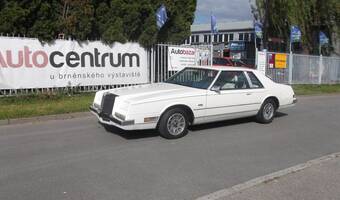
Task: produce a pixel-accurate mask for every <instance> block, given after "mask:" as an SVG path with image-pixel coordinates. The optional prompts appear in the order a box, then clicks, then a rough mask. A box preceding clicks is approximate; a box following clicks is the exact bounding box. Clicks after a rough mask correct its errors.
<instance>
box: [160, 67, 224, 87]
mask: <svg viewBox="0 0 340 200" xmlns="http://www.w3.org/2000/svg"><path fill="white" fill-rule="evenodd" d="M217 72H218V71H217V70H211V69H198V68H185V69H183V70H182V71H180V72H178V73H177V74H175V75H174V76H172V77H170V78H169V79H168V80H167V81H166V83H172V84H177V85H183V86H187V87H193V88H199V89H207V88H208V87H209V86H210V84H211V82H212V81H213V80H214V79H215V77H216V75H217Z"/></svg>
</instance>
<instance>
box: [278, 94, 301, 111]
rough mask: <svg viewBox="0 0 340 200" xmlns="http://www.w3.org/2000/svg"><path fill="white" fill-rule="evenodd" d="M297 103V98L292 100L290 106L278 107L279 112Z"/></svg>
mask: <svg viewBox="0 0 340 200" xmlns="http://www.w3.org/2000/svg"><path fill="white" fill-rule="evenodd" d="M297 102H298V100H297V98H296V97H294V98H293V102H292V103H291V104H286V105H281V106H280V107H279V110H281V109H284V108H290V107H293V106H295V105H296V103H297Z"/></svg>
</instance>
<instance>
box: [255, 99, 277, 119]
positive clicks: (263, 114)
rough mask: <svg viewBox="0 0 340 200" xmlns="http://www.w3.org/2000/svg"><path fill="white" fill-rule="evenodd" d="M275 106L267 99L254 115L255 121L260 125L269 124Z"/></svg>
mask: <svg viewBox="0 0 340 200" xmlns="http://www.w3.org/2000/svg"><path fill="white" fill-rule="evenodd" d="M276 108H277V105H276V103H275V101H274V100H272V99H267V100H265V101H264V102H263V104H262V106H261V108H260V110H259V112H258V113H257V115H256V120H257V121H258V122H259V123H262V124H269V123H271V122H272V121H273V119H274V117H275V113H276Z"/></svg>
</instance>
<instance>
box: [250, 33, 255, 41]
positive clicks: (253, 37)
mask: <svg viewBox="0 0 340 200" xmlns="http://www.w3.org/2000/svg"><path fill="white" fill-rule="evenodd" d="M250 41H252V42H254V41H255V34H254V33H251V34H250Z"/></svg>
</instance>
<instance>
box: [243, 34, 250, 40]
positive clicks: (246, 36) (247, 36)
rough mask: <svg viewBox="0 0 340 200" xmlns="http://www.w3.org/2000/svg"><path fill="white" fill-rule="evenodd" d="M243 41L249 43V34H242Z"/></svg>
mask: <svg viewBox="0 0 340 200" xmlns="http://www.w3.org/2000/svg"><path fill="white" fill-rule="evenodd" d="M244 40H245V41H249V33H245V34H244Z"/></svg>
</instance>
